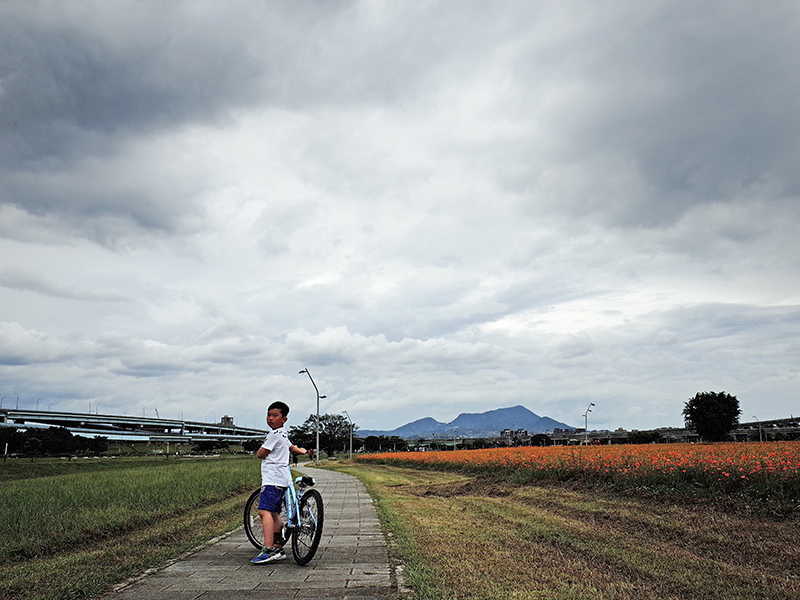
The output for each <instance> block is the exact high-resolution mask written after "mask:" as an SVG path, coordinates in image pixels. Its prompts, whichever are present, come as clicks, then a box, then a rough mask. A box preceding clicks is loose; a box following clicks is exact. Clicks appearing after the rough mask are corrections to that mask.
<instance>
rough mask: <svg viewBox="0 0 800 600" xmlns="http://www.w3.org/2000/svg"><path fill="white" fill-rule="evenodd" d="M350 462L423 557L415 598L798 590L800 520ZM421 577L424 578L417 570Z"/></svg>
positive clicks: (754, 594) (417, 559) (708, 595)
mask: <svg viewBox="0 0 800 600" xmlns="http://www.w3.org/2000/svg"><path fill="white" fill-rule="evenodd" d="M348 471H349V472H352V473H353V474H356V475H358V476H359V477H361V478H362V480H364V481H365V483H367V485H368V487H369V488H370V490H371V492H372V493H373V494H374V495H376V496H377V497H378V498H379V499H380V502H381V503H382V504H383V505H384V506H386V507H387V508H388V510H389V511H391V512H392V514H393V515H394V520H395V521H394V523H395V524H394V526H395V527H399V528H404V529H405V532H404V533H401V535H399V536H398V537H399V538H400V539H401V540H406V542H405V544H406V548H405V554H406V557H407V558H408V559H409V560H410V561H411V562H412V563H414V564H419V563H421V564H424V565H426V568H425V569H413V570H412V577H413V573H417V572H419V573H420V575H419V576H418V581H417V582H412V583H416V584H417V585H416V587H417V588H418V594H417V596H418V598H436V599H444V598H452V599H471V600H472V599H474V600H478V599H487V600H488V599H492V600H496V599H497V598H513V599H534V598H537V599H538V598H547V599H554V600H558V599H564V600H566V599H570V600H576V599H583V598H585V599H587V600H588V599H592V600H597V599H615V600H617V599H619V600H623V599H624V600H628V599H630V600H633V599H635V600H646V599H653V600H655V599H658V600H664V599H675V600H689V599H691V600H695V599H697V598H703V599H704V600H714V599H720V600H722V599H724V600H739V599H741V600H744V599H747V600H753V599H764V600H766V599H770V600H787V599H791V598H800V573H798V566H800V550H799V549H798V545H797V544H796V540H797V539H800V535H798V534H800V521H798V520H797V519H789V520H771V519H768V518H757V517H753V516H747V515H744V514H741V513H738V514H736V513H726V512H723V511H721V510H719V509H718V508H714V507H711V506H706V505H696V504H695V505H681V504H676V503H665V502H663V501H660V502H657V501H653V500H649V499H642V498H628V497H620V496H614V495H611V494H603V493H600V492H598V491H597V490H596V489H595V490H591V489H582V488H581V487H579V486H577V485H568V484H559V483H546V484H528V485H518V486H515V485H511V484H496V483H487V482H481V481H480V480H474V479H469V478H465V477H463V476H461V477H459V476H456V475H454V474H453V473H435V472H431V471H424V472H420V471H414V470H410V469H402V468H397V467H387V466H378V465H368V466H361V465H358V466H355V467H352V468H348ZM423 579H424V581H422V580H423Z"/></svg>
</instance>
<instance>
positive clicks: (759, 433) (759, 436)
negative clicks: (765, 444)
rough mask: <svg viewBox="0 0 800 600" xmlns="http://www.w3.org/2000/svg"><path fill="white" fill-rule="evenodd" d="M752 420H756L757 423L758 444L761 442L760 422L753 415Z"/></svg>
mask: <svg viewBox="0 0 800 600" xmlns="http://www.w3.org/2000/svg"><path fill="white" fill-rule="evenodd" d="M753 418H754V419H755V420H756V423H758V441H759V442H760V441H762V440H761V421H759V420H758V417H757V416H755V415H753Z"/></svg>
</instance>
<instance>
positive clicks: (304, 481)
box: [294, 475, 317, 487]
mask: <svg viewBox="0 0 800 600" xmlns="http://www.w3.org/2000/svg"><path fill="white" fill-rule="evenodd" d="M294 482H295V483H299V484H300V485H303V486H306V485H307V486H309V487H311V486H313V485H314V484H315V483H317V482H316V481H315V480H314V478H313V477H309V476H308V475H303V476H302V477H298V478H297V479H295V480H294Z"/></svg>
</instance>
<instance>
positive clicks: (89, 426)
mask: <svg viewBox="0 0 800 600" xmlns="http://www.w3.org/2000/svg"><path fill="white" fill-rule="evenodd" d="M0 426H5V427H15V428H17V429H33V428H40V427H65V428H66V429H69V430H70V431H71V432H72V433H73V434H75V435H83V436H89V437H93V436H96V435H100V436H105V437H107V438H108V439H109V440H110V441H128V442H130V441H142V442H152V443H156V442H179V443H194V442H199V441H204V440H220V441H227V442H231V443H241V442H244V441H247V440H253V439H263V438H264V437H265V436H266V434H267V431H266V430H265V429H252V428H248V427H238V426H236V425H233V424H227V423H203V422H199V421H182V420H173V419H158V418H156V419H154V418H150V417H128V416H119V415H102V414H91V413H69V412H55V411H44V410H19V409H6V408H3V409H0Z"/></svg>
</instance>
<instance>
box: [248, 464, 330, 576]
mask: <svg viewBox="0 0 800 600" xmlns="http://www.w3.org/2000/svg"><path fill="white" fill-rule="evenodd" d="M286 468H287V469H289V467H288V466H287V467H286ZM291 472H292V471H291V469H289V473H290V476H289V481H290V482H291V485H289V487H287V488H286V495H285V496H284V504H285V506H286V523H285V524H284V526H283V530H282V532H281V533H282V535H283V541H284V543H287V542H288V541H289V539H290V538H291V540H292V556H293V557H294V561H295V562H296V563H297V564H298V565H305V564H308V563H309V561H310V560H311V559H312V558H314V554H316V552H317V548H319V541H320V538H321V537H322V524H323V521H324V518H325V511H324V507H323V504H322V494H320V493H319V491H317V490H314V489H309V488H311V487H312V486H314V484H315V483H316V481H315V480H314V478H313V477H309V476H308V475H302V476H300V477H297V478H296V479H295V480H294V482H292V479H291ZM260 496H261V488H258V489H257V490H255V491H254V492H253V493H252V494H250V497H249V498H248V499H247V502H246V503H245V505H244V531H245V534H247V539H248V540H250V543H251V544H253V546H255V547H256V548H258V549H259V550H260V549H261V548H262V547H263V546H264V530H263V528H262V527H261V516H260V515H259V514H258V500H259V498H260Z"/></svg>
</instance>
